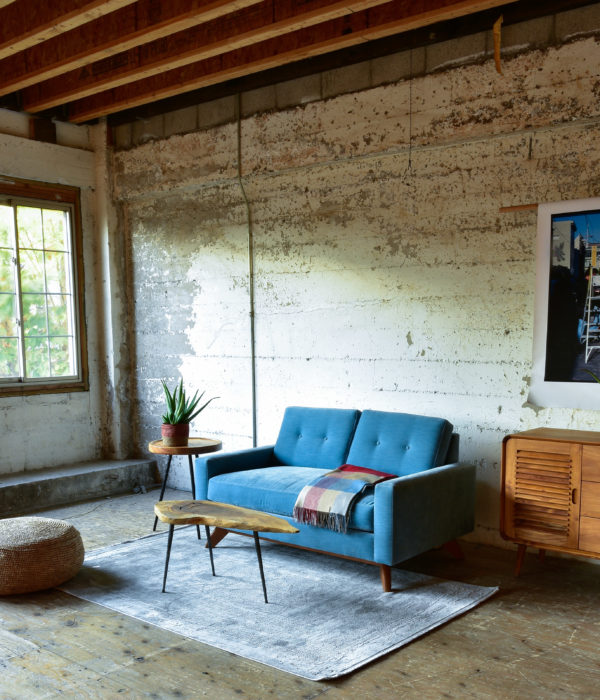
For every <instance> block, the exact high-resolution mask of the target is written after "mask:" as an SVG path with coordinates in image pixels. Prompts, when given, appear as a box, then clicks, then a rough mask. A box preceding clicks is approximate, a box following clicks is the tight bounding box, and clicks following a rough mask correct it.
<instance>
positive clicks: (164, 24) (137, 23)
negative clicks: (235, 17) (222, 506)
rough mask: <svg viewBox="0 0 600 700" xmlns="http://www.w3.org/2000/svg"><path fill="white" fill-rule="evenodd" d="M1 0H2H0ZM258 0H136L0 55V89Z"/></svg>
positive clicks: (85, 62)
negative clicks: (204, 0)
mask: <svg viewBox="0 0 600 700" xmlns="http://www.w3.org/2000/svg"><path fill="white" fill-rule="evenodd" d="M1 1H2V0H0V2H1ZM261 1H262V0H233V1H232V0H213V2H200V1H199V0H195V1H194V2H190V0H169V2H161V3H157V2H156V0H138V2H136V3H135V4H130V5H128V6H127V7H123V8H121V9H119V10H117V11H115V12H112V13H111V14H109V15H105V16H103V17H100V18H98V19H95V20H93V21H91V22H88V23H87V24H85V25H83V26H81V27H77V28H76V29H72V30H71V31H68V32H65V33H64V34H60V35H59V36H55V37H53V38H51V39H48V40H47V41H45V42H44V43H42V44H38V45H36V46H32V47H31V48H29V49H26V50H25V51H21V52H19V53H16V54H14V55H12V56H9V57H8V58H5V59H4V60H1V61H0V76H3V79H2V83H1V84H0V95H7V94H8V93H10V92H14V91H15V90H22V89H23V88H25V87H28V86H29V85H34V84H35V83H38V82H40V81H43V80H48V79H50V78H53V77H54V76H59V75H62V74H64V73H65V72H68V71H74V70H75V69H76V68H80V67H82V66H85V65H88V64H90V63H94V62H97V61H101V60H102V59H106V58H109V57H110V56H113V55H114V54H117V53H122V52H123V51H127V50H130V49H133V48H134V47H136V46H139V45H140V44H145V43H147V42H152V41H156V40H158V39H162V38H164V37H167V36H169V35H171V34H174V33H175V32H183V31H184V30H186V29H189V28H190V27H194V26H196V25H199V24H202V23H204V22H209V21H211V20H215V19H218V18H220V17H222V16H223V15H226V14H229V13H231V12H235V11H236V10H241V9H243V8H245V7H249V6H250V5H256V4H258V3H260V2H261Z"/></svg>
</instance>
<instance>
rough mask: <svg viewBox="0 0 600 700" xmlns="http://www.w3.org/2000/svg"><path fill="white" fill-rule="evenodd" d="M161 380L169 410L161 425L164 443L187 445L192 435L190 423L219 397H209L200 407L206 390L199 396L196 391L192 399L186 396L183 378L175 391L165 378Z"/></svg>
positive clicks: (170, 445) (171, 445) (169, 445)
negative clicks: (166, 382) (170, 388)
mask: <svg viewBox="0 0 600 700" xmlns="http://www.w3.org/2000/svg"><path fill="white" fill-rule="evenodd" d="M161 382H162V386H163V390H164V392H165V398H166V401H167V410H166V411H165V413H164V414H163V416H162V421H163V424H162V426H161V435H162V439H163V445H165V446H167V447H175V446H177V445H187V442H188V438H189V436H190V423H191V422H192V420H194V418H195V417H196V416H197V415H198V414H199V413H200V412H201V411H203V410H204V409H205V408H206V407H207V406H208V404H209V403H210V402H211V401H214V400H215V399H218V398H219V397H218V396H213V397H212V399H209V400H208V401H207V402H206V403H205V404H203V405H202V406H200V408H198V404H199V403H200V401H201V399H202V397H203V396H204V394H205V392H204V391H203V392H202V393H201V394H200V396H198V392H197V391H196V393H195V394H194V395H193V396H192V398H191V399H190V398H188V397H187V396H186V393H185V389H184V388H183V379H181V380H180V382H179V384H177V385H176V386H175V389H174V390H173V392H171V391H170V390H169V387H168V386H167V385H166V384H165V382H164V380H162V379H161Z"/></svg>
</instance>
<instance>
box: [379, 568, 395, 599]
mask: <svg viewBox="0 0 600 700" xmlns="http://www.w3.org/2000/svg"><path fill="white" fill-rule="evenodd" d="M379 575H380V576H381V585H382V586H383V592H384V593H391V591H392V567H391V566H388V565H387V564H380V565H379Z"/></svg>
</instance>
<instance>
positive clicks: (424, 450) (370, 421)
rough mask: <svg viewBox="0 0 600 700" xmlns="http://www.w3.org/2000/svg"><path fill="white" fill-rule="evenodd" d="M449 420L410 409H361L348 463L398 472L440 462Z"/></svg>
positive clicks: (449, 431) (410, 471)
mask: <svg viewBox="0 0 600 700" xmlns="http://www.w3.org/2000/svg"><path fill="white" fill-rule="evenodd" d="M451 437H452V424H451V423H449V422H448V421H447V420H444V419H443V418H431V417H429V416H416V415H412V414H410V413H390V412H387V411H363V413H362V415H361V417H360V420H359V421H358V426H357V427H356V432H355V433H354V438H353V440H352V444H351V446H350V452H349V454H348V460H347V461H348V463H349V464H356V465H357V466H359V467H368V468H369V469H377V470H380V471H384V472H389V473H391V474H397V475H398V476H404V475H406V474H414V473H415V472H421V471H425V470H426V469H431V468H432V467H438V466H440V465H441V464H444V463H445V462H444V460H445V458H446V454H447V452H448V446H449V445H450V438H451Z"/></svg>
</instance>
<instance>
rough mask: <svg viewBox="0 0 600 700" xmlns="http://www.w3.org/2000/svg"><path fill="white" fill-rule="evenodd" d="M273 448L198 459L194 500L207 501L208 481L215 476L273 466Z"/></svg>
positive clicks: (271, 446)
mask: <svg viewBox="0 0 600 700" xmlns="http://www.w3.org/2000/svg"><path fill="white" fill-rule="evenodd" d="M273 447H274V445H267V446H265V447H250V448H249V449H247V450H237V451H236V452H219V453H212V454H207V455H204V456H202V457H197V458H196V463H195V465H194V475H195V480H196V494H195V496H194V498H196V499H197V500H199V501H203V500H206V498H207V494H208V481H209V479H211V478H212V477H213V476H217V475H218V474H229V473H230V472H241V471H246V470H247V469H258V468H259V467H266V466H269V465H271V464H273V463H274V457H273Z"/></svg>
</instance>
